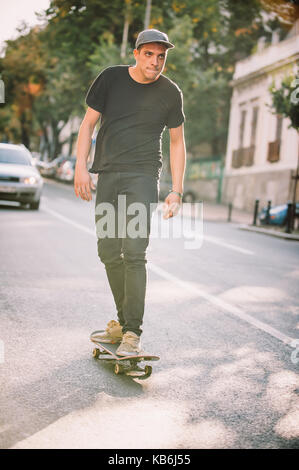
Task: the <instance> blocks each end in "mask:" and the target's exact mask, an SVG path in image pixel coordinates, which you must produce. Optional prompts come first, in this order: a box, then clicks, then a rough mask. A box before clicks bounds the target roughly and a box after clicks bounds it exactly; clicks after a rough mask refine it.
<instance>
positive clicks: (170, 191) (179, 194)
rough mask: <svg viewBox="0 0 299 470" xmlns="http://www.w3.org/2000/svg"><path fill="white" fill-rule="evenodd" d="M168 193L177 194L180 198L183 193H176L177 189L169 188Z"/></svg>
mask: <svg viewBox="0 0 299 470" xmlns="http://www.w3.org/2000/svg"><path fill="white" fill-rule="evenodd" d="M169 193H174V194H177V195H178V196H180V198H181V199H182V197H183V194H182V193H178V192H177V191H173V190H172V189H170V190H169V191H168V194H169Z"/></svg>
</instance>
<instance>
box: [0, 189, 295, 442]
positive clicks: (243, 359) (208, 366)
mask: <svg viewBox="0 0 299 470" xmlns="http://www.w3.org/2000/svg"><path fill="white" fill-rule="evenodd" d="M203 209H204V208H203ZM0 217H1V268H0V269H1V286H0V289H1V297H0V302H1V306H0V308H1V315H0V380H1V397H0V409H1V411H0V446H1V448H21V449H23V448H109V449H121V448H132V449H138V448H152V449H154V448H156V449H164V448H175V449H178V448H183V449H189V448H227V449H237V448H298V447H299V378H298V367H299V321H298V314H299V303H298V280H299V263H298V261H299V250H298V248H299V246H298V243H297V242H292V241H286V240H280V239H275V238H272V237H268V236H266V235H261V234H256V233H250V232H245V231H241V230H239V229H238V227H237V225H234V224H227V223H216V222H207V221H205V220H204V223H203V234H204V236H203V243H202V245H201V246H200V247H198V248H197V249H186V245H185V243H186V239H184V238H179V239H176V238H171V239H169V238H162V237H152V239H151V241H150V245H149V249H148V256H147V258H148V284H147V294H146V309H145V318H144V324H143V330H144V333H143V337H142V340H143V347H144V349H145V350H147V351H151V352H153V353H154V354H157V355H159V356H160V357H161V360H160V361H159V362H155V363H153V374H152V376H151V377H150V378H149V379H147V380H144V381H141V380H136V379H132V378H129V377H126V376H116V375H114V373H113V370H112V368H111V366H109V364H108V365H104V364H103V363H99V362H98V361H97V360H95V359H94V358H93V357H92V354H91V353H92V349H93V346H92V344H91V343H90V341H89V334H90V332H91V331H93V330H96V329H101V328H103V327H105V325H106V323H107V322H108V321H109V320H110V319H112V318H114V316H115V314H114V312H115V309H114V304H113V300H112V295H111V293H110V290H109V287H108V282H107V279H106V273H105V269H104V266H103V265H102V263H101V262H100V260H99V259H98V257H97V248H96V236H95V228H94V200H93V202H90V203H87V202H84V201H81V200H79V199H77V198H76V196H75V194H74V192H73V189H72V187H71V186H67V185H63V184H59V183H56V182H51V181H49V182H46V184H45V187H44V193H43V198H42V203H41V206H40V210H39V211H30V210H29V209H28V210H26V209H25V210H24V209H21V208H19V207H18V206H14V205H12V204H10V205H8V204H6V203H3V204H2V203H1V204H0ZM158 221H159V213H158V212H157V213H156V214H155V216H154V222H153V223H154V224H157V223H158ZM170 223H173V224H174V226H175V227H177V225H178V223H179V218H177V219H176V220H175V219H173V220H172V222H170V221H163V222H162V226H163V227H164V229H165V227H167V224H170ZM164 229H163V230H164ZM296 339H298V342H296V341H295V342H294V340H296ZM292 341H293V342H292ZM295 343H296V344H295ZM296 345H297V346H296Z"/></svg>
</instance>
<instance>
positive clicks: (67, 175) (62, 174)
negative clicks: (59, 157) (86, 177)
mask: <svg viewBox="0 0 299 470" xmlns="http://www.w3.org/2000/svg"><path fill="white" fill-rule="evenodd" d="M76 161H77V158H76V157H69V158H67V159H65V160H64V161H63V162H62V163H61V164H60V165H59V167H58V168H57V171H56V178H57V179H59V180H60V181H66V182H68V183H73V182H74V177H75V166H76ZM89 174H90V177H91V179H92V182H93V184H94V186H95V188H96V186H97V182H98V175H97V174H95V173H89Z"/></svg>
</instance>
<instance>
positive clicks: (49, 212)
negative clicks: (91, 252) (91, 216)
mask: <svg viewBox="0 0 299 470" xmlns="http://www.w3.org/2000/svg"><path fill="white" fill-rule="evenodd" d="M42 210H43V211H45V212H47V213H48V214H51V215H53V217H56V218H57V219H59V220H62V221H63V222H65V223H67V224H70V225H73V226H74V227H76V228H78V229H79V230H82V232H86V233H88V234H89V235H92V236H93V237H95V236H96V228H94V230H91V229H90V228H87V227H85V225H82V224H78V223H77V222H74V221H73V220H72V219H69V218H68V217H65V216H64V215H61V214H59V213H58V212H56V211H53V210H52V209H46V208H45V207H43V208H42Z"/></svg>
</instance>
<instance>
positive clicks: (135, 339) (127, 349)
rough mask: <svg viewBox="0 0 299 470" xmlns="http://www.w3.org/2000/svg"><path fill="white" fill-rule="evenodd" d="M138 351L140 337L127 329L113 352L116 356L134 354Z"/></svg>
mask: <svg viewBox="0 0 299 470" xmlns="http://www.w3.org/2000/svg"><path fill="white" fill-rule="evenodd" d="M139 353H141V342H140V337H139V336H138V335H136V334H135V333H133V331H127V332H126V333H125V334H124V336H123V339H122V342H121V344H120V345H119V346H118V348H117V350H116V352H115V354H117V355H118V356H134V355H135V354H139Z"/></svg>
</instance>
